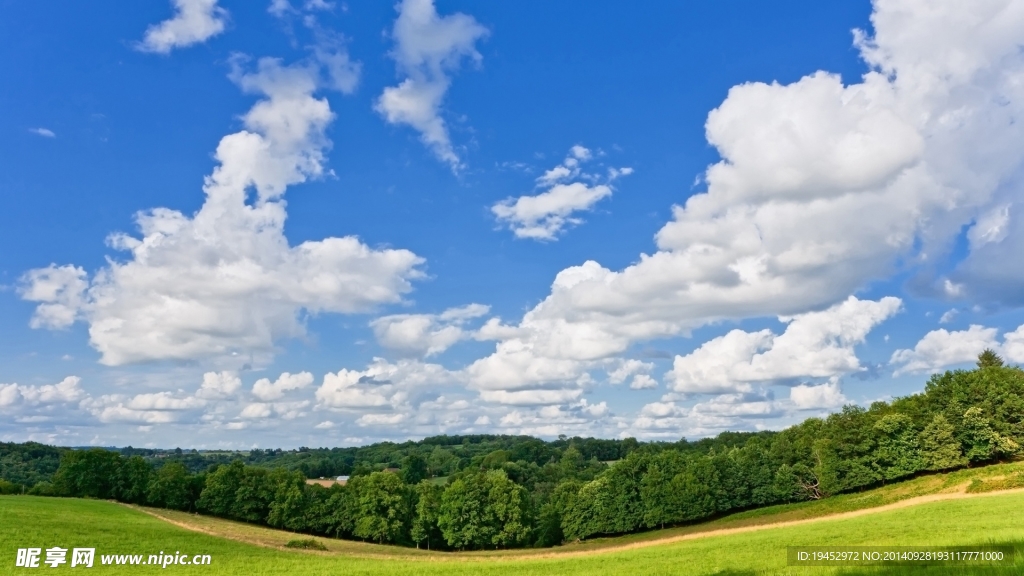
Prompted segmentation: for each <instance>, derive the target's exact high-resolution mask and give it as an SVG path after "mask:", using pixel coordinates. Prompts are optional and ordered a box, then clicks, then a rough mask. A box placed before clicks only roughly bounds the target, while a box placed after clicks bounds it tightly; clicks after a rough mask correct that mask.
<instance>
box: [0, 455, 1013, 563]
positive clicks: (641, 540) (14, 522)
mask: <svg viewBox="0 0 1024 576" xmlns="http://www.w3.org/2000/svg"><path fill="white" fill-rule="evenodd" d="M1020 469H1021V464H1010V465H1003V466H1001V467H989V468H987V469H979V470H967V471H962V472H957V473H954V474H949V475H940V476H931V477H925V478H919V479H916V480H913V481H911V482H906V483H902V484H897V485H893V486H889V487H885V488H882V489H879V490H874V491H870V492H865V493H861V494H852V495H846V496H842V497H839V498H834V499H830V500H826V501H822V502H816V503H806V504H800V505H790V506H781V507H774V508H772V509H765V510H759V511H755V512H748V513H744V514H737V515H733V516H731V517H728V518H724V519H721V520H718V521H716V522H713V523H708V524H703V525H700V526H695V527H685V528H676V529H670V530H664V531H657V532H650V533H646V534H640V535H631V536H626V537H621V538H605V539H599V540H596V541H593V542H588V543H583V544H576V545H567V546H562V547H559V548H557V549H554V550H528V551H515V552H512V553H509V552H491V553H469V554H437V553H427V552H423V551H421V552H417V551H415V550H409V549H405V548H398V547H389V546H376V545H372V544H363V543H358V542H342V541H335V540H327V539H322V538H318V540H319V541H322V542H324V543H325V544H326V545H327V546H328V548H329V551H327V552H314V551H301V550H294V549H288V548H285V547H284V546H283V545H284V543H285V542H287V540H288V539H291V538H295V536H294V535H289V534H287V533H284V532H279V531H275V530H269V529H265V528H260V527H256V526H248V525H244V524H239V523H235V522H228V521H224V520H219V519H214V518H205V517H196V516H190V515H187V514H181V513H169V512H167V511H159V512H160V513H161V514H163V515H164V516H165V517H166V518H167V519H168V520H171V521H176V522H183V523H188V524H190V525H191V526H192V527H193V528H195V529H199V530H204V531H205V532H206V533H200V532H196V531H192V530H186V529H184V528H181V527H178V526H176V525H174V524H172V523H171V522H168V521H165V520H162V519H159V518H155V517H153V516H152V515H150V514H146V513H144V512H143V511H140V510H135V509H132V508H129V507H127V506H123V505H119V504H116V503H111V502H103V501H92V500H75V499H57V498H38V497H28V496H3V497H0V573H4V574H6V573H11V574H17V573H34V571H30V570H31V569H24V568H16V567H15V556H16V551H17V549H18V548H25V547H41V548H49V547H53V546H60V547H62V548H69V549H70V548H73V547H95V548H96V549H97V552H96V554H97V558H96V563H95V566H94V567H93V568H91V569H84V568H78V567H76V568H70V567H69V565H64V566H61V567H59V568H57V569H56V570H57V571H67V570H80V569H81V570H87V572H86V573H87V574H90V573H98V574H139V573H149V572H160V571H161V570H167V571H170V572H174V573H181V574H191V573H197V574H240V575H241V574H324V575H326V574H332V575H336V574H428V575H429V574H443V575H444V576H458V575H462V574H568V575H571V574H581V575H582V574H629V575H630V576H634V575H640V574H719V575H723V576H724V575H747V574H751V575H752V574H815V575H818V574H851V575H852V574H857V575H859V574H882V573H885V574H892V573H897V574H970V573H977V574H986V575H1002V574H1020V573H1024V493H1021V492H1014V493H991V494H983V495H980V496H972V497H969V498H957V499H947V500H940V501H935V502H930V503H924V504H918V505H913V506H906V507H902V508H898V509H892V510H886V511H879V512H872V513H868V514H864V515H861V516H856V517H841V518H819V519H818V520H813V521H810V522H807V523H804V524H800V525H790V526H779V527H765V528H763V529H760V530H758V531H750V532H743V533H734V534H725V535H713V536H710V535H709V536H706V537H701V538H696V539H691V540H683V541H675V542H670V543H657V542H652V541H651V540H654V539H662V538H666V537H679V536H684V535H687V534H692V533H693V532H697V531H702V530H703V531H707V530H712V529H723V528H743V527H749V526H751V525H756V524H775V523H778V522H787V521H793V520H804V521H807V520H810V519H814V518H816V517H821V516H826V515H829V514H835V513H842V512H850V511H853V510H858V509H860V510H863V509H865V508H868V507H871V506H878V505H884V504H892V503H893V502H898V501H899V500H902V499H905V498H910V497H915V496H921V495H923V494H941V493H943V492H950V491H952V492H961V491H962V488H963V487H964V486H965V482H970V481H972V480H974V479H979V482H981V483H983V484H984V483H986V482H987V483H991V484H992V486H994V487H995V486H1000V484H999V481H1000V478H1005V477H1006V475H1007V473H1011V472H1016V471H1018V470H1020ZM976 490H977V483H976ZM222 536H223V537H222ZM239 540H244V541H239ZM967 544H1011V545H1014V546H1015V547H1016V548H1017V557H1018V560H1017V565H1016V566H1014V567H1005V568H985V569H977V570H954V569H950V568H943V567H935V568H898V569H892V568H886V569H879V568H858V569H850V568H847V569H834V568H817V567H816V568H806V567H800V568H787V567H786V547H787V546H793V545H843V546H855V545H905V546H913V545H918V546H920V545H930V546H946V545H967ZM630 545H632V546H638V545H639V546H641V547H635V548H626V547H625V546H630ZM161 551H163V552H167V553H174V552H176V551H180V552H182V553H186V554H188V555H190V556H191V555H193V554H209V555H211V558H212V563H211V565H210V566H168V567H167V568H166V569H162V568H161V567H159V566H145V565H144V566H102V565H100V558H99V556H101V555H106V554H142V555H144V556H145V557H148V555H149V554H159V553H160V552H161ZM40 570H43V571H45V572H44V573H50V572H51V571H53V569H51V568H50V567H49V566H41V568H40Z"/></svg>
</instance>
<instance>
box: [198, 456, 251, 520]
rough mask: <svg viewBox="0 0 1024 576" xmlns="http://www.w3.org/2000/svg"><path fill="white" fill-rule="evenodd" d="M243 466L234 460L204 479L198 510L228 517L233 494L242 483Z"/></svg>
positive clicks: (233, 502)
mask: <svg viewBox="0 0 1024 576" xmlns="http://www.w3.org/2000/svg"><path fill="white" fill-rule="evenodd" d="M244 471H245V465H244V464H242V461H241V460H235V461H234V462H232V463H231V464H228V465H226V466H220V467H218V468H217V469H216V470H214V471H213V472H212V473H210V474H209V475H208V476H207V477H206V483H205V485H204V487H203V491H202V493H201V494H200V496H199V502H198V503H197V505H198V507H199V509H200V510H202V511H204V512H206V513H209V514H213V515H214V516H222V517H230V516H232V515H233V514H232V513H233V509H234V507H235V493H236V492H237V491H238V486H239V485H240V484H241V483H242V475H243V474H244Z"/></svg>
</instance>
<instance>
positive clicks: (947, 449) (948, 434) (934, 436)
mask: <svg viewBox="0 0 1024 576" xmlns="http://www.w3.org/2000/svg"><path fill="white" fill-rule="evenodd" d="M953 432H954V428H953V425H952V424H950V423H949V421H948V420H946V417H945V416H943V415H942V414H936V415H935V417H934V418H932V421H931V422H929V423H928V425H927V426H925V428H924V430H922V431H921V455H922V457H923V459H924V462H923V463H924V469H925V470H950V469H953V468H959V467H961V466H966V465H967V458H964V455H963V451H962V450H961V449H960V443H959V442H957V440H956V438H955V437H954V436H953Z"/></svg>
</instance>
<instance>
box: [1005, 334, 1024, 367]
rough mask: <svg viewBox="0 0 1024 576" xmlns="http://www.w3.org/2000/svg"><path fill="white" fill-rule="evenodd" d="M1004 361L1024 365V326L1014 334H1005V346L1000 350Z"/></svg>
mask: <svg viewBox="0 0 1024 576" xmlns="http://www.w3.org/2000/svg"><path fill="white" fill-rule="evenodd" d="M1000 351H1001V352H1002V354H1003V357H1004V359H1006V360H1009V361H1010V362H1017V363H1024V324H1021V325H1020V326H1018V327H1017V329H1016V330H1014V331H1013V332H1007V333H1005V334H1003V345H1002V347H1001V348H1000Z"/></svg>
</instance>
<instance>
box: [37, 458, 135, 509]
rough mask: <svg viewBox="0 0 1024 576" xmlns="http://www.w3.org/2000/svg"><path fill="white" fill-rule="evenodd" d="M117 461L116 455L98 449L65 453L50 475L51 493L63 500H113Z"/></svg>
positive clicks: (118, 460) (117, 472) (118, 464)
mask: <svg viewBox="0 0 1024 576" xmlns="http://www.w3.org/2000/svg"><path fill="white" fill-rule="evenodd" d="M121 460H122V459H121V456H120V455H119V454H118V453H117V452H111V451H110V450H104V449H102V448H90V449H89V450H68V451H67V452H64V453H63V454H62V455H61V459H60V467H59V468H58V469H57V472H56V473H55V474H54V475H53V489H54V491H55V492H56V493H57V494H61V495H64V496H76V497H79V498H100V499H103V500H106V499H110V498H114V497H115V496H116V494H115V492H116V481H117V477H118V474H119V471H120V468H121Z"/></svg>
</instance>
